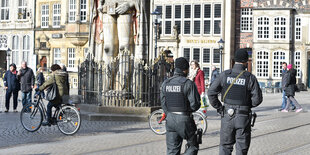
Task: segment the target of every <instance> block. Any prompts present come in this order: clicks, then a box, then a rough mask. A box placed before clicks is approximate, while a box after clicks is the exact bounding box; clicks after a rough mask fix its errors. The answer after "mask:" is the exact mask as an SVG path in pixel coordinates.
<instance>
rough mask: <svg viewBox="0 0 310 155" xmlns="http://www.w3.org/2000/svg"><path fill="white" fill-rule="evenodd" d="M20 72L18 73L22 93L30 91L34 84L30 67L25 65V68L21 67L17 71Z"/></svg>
mask: <svg viewBox="0 0 310 155" xmlns="http://www.w3.org/2000/svg"><path fill="white" fill-rule="evenodd" d="M19 72H20V73H21V74H20V75H19V79H20V84H21V91H22V92H23V93H28V92H31V91H32V87H33V86H34V84H35V82H34V73H33V71H32V69H31V68H29V67H26V68H25V69H21V70H20V71H19Z"/></svg>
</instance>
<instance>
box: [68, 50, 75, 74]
mask: <svg viewBox="0 0 310 155" xmlns="http://www.w3.org/2000/svg"><path fill="white" fill-rule="evenodd" d="M74 64H75V48H68V68H70V69H74Z"/></svg>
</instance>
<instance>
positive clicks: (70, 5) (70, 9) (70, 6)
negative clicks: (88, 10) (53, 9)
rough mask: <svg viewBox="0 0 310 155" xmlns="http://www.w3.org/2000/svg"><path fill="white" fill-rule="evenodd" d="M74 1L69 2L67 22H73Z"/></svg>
mask: <svg viewBox="0 0 310 155" xmlns="http://www.w3.org/2000/svg"><path fill="white" fill-rule="evenodd" d="M75 14H76V0H69V22H75Z"/></svg>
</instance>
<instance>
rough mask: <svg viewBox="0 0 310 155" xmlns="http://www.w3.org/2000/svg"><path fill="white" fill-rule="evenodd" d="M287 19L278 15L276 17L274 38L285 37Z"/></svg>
mask: <svg viewBox="0 0 310 155" xmlns="http://www.w3.org/2000/svg"><path fill="white" fill-rule="evenodd" d="M285 26H286V19H285V18H284V17H277V18H275V19H274V39H285V30H286V27H285Z"/></svg>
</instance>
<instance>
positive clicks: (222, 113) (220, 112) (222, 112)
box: [216, 106, 224, 116]
mask: <svg viewBox="0 0 310 155" xmlns="http://www.w3.org/2000/svg"><path fill="white" fill-rule="evenodd" d="M216 111H217V113H218V114H219V115H221V116H224V106H221V107H220V108H218V109H217V110H216Z"/></svg>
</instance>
